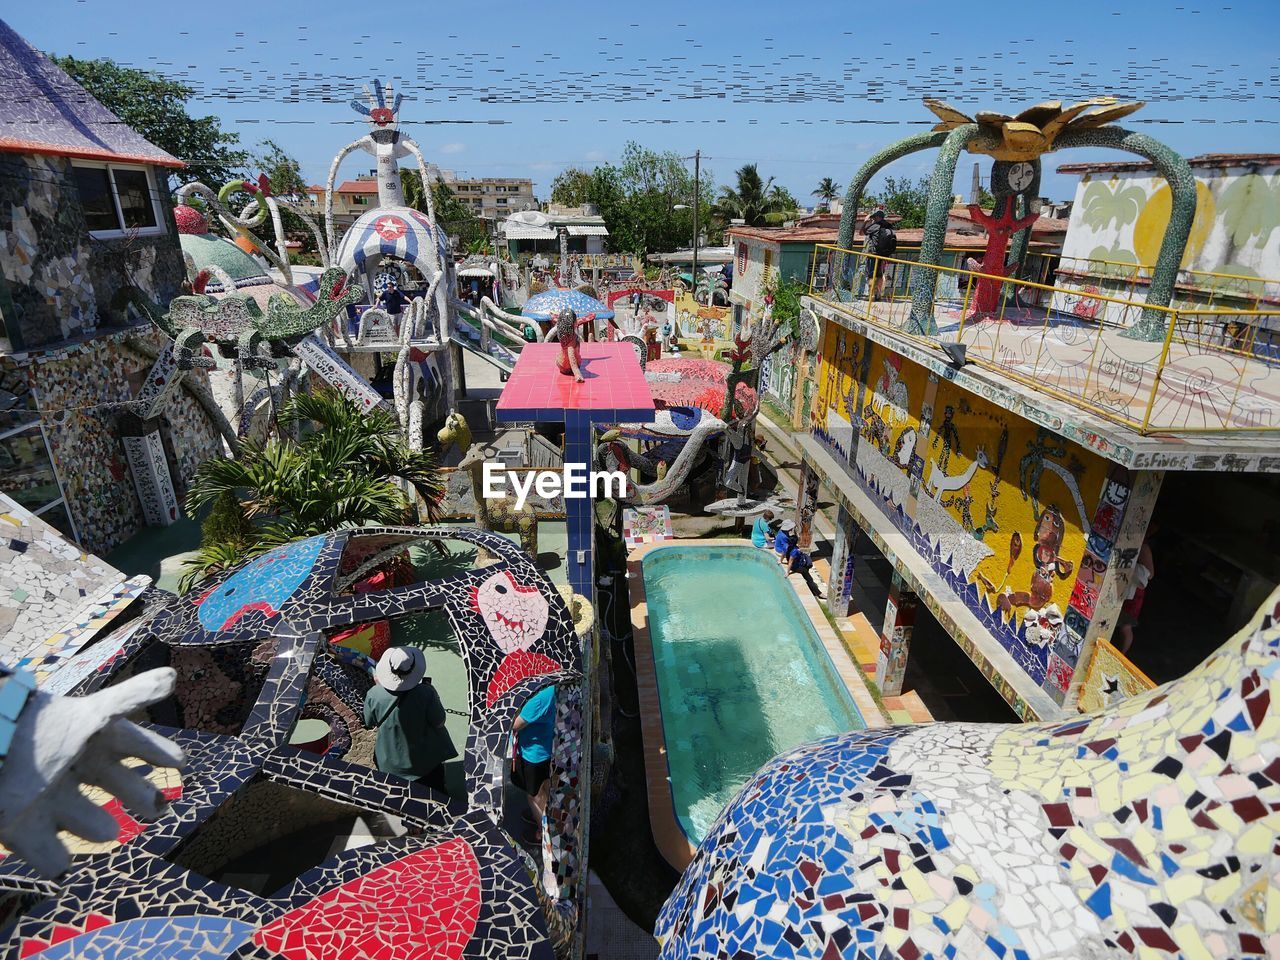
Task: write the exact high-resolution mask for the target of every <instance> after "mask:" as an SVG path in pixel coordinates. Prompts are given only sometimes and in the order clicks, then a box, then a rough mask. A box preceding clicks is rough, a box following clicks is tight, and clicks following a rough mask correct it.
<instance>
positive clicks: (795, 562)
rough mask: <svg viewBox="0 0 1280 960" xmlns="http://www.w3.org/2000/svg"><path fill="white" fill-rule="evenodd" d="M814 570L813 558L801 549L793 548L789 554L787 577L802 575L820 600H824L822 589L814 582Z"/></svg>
mask: <svg viewBox="0 0 1280 960" xmlns="http://www.w3.org/2000/svg"><path fill="white" fill-rule="evenodd" d="M812 570H813V558H812V557H810V556H809V554H807V553H805V552H804V551H803V550H801V549H800V548H799V547H792V548H791V550H790V551H789V552H788V554H787V576H790V575H791V574H793V573H798V574H800V576H801V577H802V578H803V579H804V582H805V583H807V584H808V585H809V588H810V589H811V590H813V592H814V593H816V594H817V595H818V599H819V600H822V599H824V597H823V592H822V587H820V586H818V584H817V583H816V582H815V581H814V579H813V573H812V572H811V571H812Z"/></svg>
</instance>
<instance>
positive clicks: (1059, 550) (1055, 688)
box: [810, 322, 1154, 704]
mask: <svg viewBox="0 0 1280 960" xmlns="http://www.w3.org/2000/svg"><path fill="white" fill-rule="evenodd" d="M818 389H819V395H818V400H817V402H816V403H815V405H814V409H813V411H812V414H811V422H810V428H811V432H812V435H813V436H814V437H815V438H816V439H818V440H819V441H820V442H821V443H822V444H823V445H824V446H825V447H826V448H827V449H828V450H829V451H830V452H831V453H832V454H833V456H835V457H836V458H837V459H838V460H839V461H840V463H841V464H842V465H844V466H845V468H846V470H847V471H848V473H849V474H850V476H852V477H853V479H855V480H856V481H857V482H858V483H859V485H860V486H862V487H863V488H864V489H865V490H866V491H867V492H868V493H869V494H870V495H871V496H872V497H873V498H874V499H875V500H877V501H878V502H880V503H882V504H883V505H884V508H885V510H886V512H888V514H889V515H890V517H891V519H892V521H893V522H894V524H895V525H896V526H897V527H898V529H899V530H900V531H901V532H902V533H904V534H905V535H906V536H908V537H909V538H910V539H911V541H912V544H913V546H914V548H915V550H916V552H917V553H919V554H920V556H922V557H923V558H924V559H925V560H927V561H928V562H929V565H930V566H931V567H932V568H933V570H934V571H935V572H936V573H938V574H939V576H941V577H942V578H943V579H944V580H945V581H946V583H947V585H948V586H949V587H950V589H951V591H952V592H953V593H954V594H955V595H956V596H957V597H959V598H960V599H961V600H962V601H963V602H964V603H965V605H966V606H967V607H968V608H969V609H970V610H971V611H972V612H973V613H974V614H975V615H976V616H977V617H978V619H979V620H980V621H981V622H982V623H983V626H984V627H985V628H986V630H987V632H988V633H989V634H990V635H991V636H992V637H993V638H994V639H995V640H996V641H998V642H999V644H1000V645H1001V646H1002V647H1004V648H1005V649H1006V650H1007V651H1008V652H1009V653H1010V654H1011V655H1012V656H1013V658H1014V660H1015V661H1016V662H1017V663H1018V665H1019V667H1021V668H1022V670H1023V672H1025V673H1026V674H1027V676H1029V677H1030V678H1031V679H1032V680H1033V681H1034V682H1035V683H1036V685H1037V686H1039V687H1041V688H1042V689H1043V690H1044V691H1045V692H1046V693H1048V694H1049V695H1050V696H1051V697H1053V699H1054V700H1055V701H1056V702H1057V703H1059V704H1063V703H1064V702H1065V700H1066V693H1067V690H1068V689H1069V688H1070V685H1071V683H1072V681H1073V679H1074V678H1075V676H1076V672H1077V670H1079V669H1080V668H1082V667H1083V666H1084V664H1083V663H1082V662H1081V659H1080V657H1081V653H1082V650H1083V647H1084V642H1085V639H1086V636H1087V635H1088V636H1090V638H1092V636H1093V635H1091V634H1090V625H1091V623H1092V621H1093V620H1094V619H1095V617H1101V618H1102V619H1103V621H1105V622H1100V623H1099V627H1103V626H1105V627H1106V628H1108V629H1110V628H1111V627H1113V626H1114V622H1113V620H1114V616H1115V613H1116V612H1117V610H1116V609H1115V608H1116V604H1115V603H1114V602H1113V601H1114V600H1115V597H1114V596H1109V599H1108V602H1107V603H1105V604H1100V603H1099V597H1100V593H1099V588H1100V587H1101V585H1102V582H1103V575H1104V574H1105V573H1106V572H1107V570H1108V569H1109V568H1116V569H1117V570H1120V569H1121V568H1122V567H1123V570H1122V571H1121V572H1124V571H1127V569H1128V567H1131V566H1132V560H1131V558H1128V559H1125V558H1121V557H1118V556H1117V557H1115V558H1113V556H1112V554H1113V550H1114V548H1115V545H1116V540H1117V537H1118V536H1119V535H1120V533H1121V527H1122V523H1123V522H1124V520H1125V516H1126V508H1127V505H1128V503H1129V500H1130V490H1131V486H1132V484H1133V482H1134V481H1133V475H1131V474H1130V473H1129V471H1126V470H1124V469H1122V468H1119V467H1115V468H1112V467H1110V466H1109V465H1108V464H1107V463H1106V461H1104V460H1103V459H1102V458H1101V457H1099V456H1098V455H1097V454H1095V453H1093V452H1092V451H1089V450H1086V449H1084V448H1083V447H1080V446H1077V445H1076V444H1074V443H1071V442H1070V441H1068V440H1065V439H1063V438H1062V437H1060V436H1058V435H1057V434H1055V433H1053V432H1052V431H1050V430H1048V429H1046V428H1043V427H1038V426H1036V425H1035V424H1033V423H1031V422H1029V421H1027V420H1023V419H1022V418H1020V417H1018V416H1017V415H1015V414H1013V413H1010V412H1009V411H1006V410H1003V409H1001V408H1000V407H998V406H996V405H995V404H993V403H992V402H990V401H989V400H987V399H985V398H983V397H979V396H976V395H973V394H970V393H967V392H965V391H963V390H961V389H960V388H958V387H956V386H955V385H954V384H952V383H951V382H950V381H947V380H944V379H942V378H940V377H936V376H934V375H933V374H931V373H929V372H928V371H926V370H925V369H924V368H923V367H921V366H919V365H918V364H915V363H912V362H911V361H910V360H907V359H905V358H903V357H902V356H901V355H899V354H896V353H894V352H893V351H891V350H888V349H887V348H885V347H882V346H880V345H879V344H876V343H873V342H872V341H870V340H868V339H866V338H864V337H861V336H859V335H857V334H855V333H853V332H851V331H848V330H845V329H843V328H842V327H840V326H838V325H837V324H834V323H831V322H827V323H826V329H825V334H824V342H823V348H822V359H821V364H820V367H819V374H818ZM1151 499H1154V498H1151ZM1149 507H1150V504H1147V503H1146V501H1145V498H1144V508H1143V509H1144V510H1148V511H1149ZM1146 515H1149V514H1143V516H1146ZM1131 519H1133V520H1136V519H1137V517H1136V516H1135V517H1134V518H1131ZM1130 526H1133V524H1132V523H1130ZM1132 532H1133V531H1130V533H1132ZM1137 536H1138V537H1139V538H1140V537H1141V530H1138V531H1137ZM1122 559H1124V563H1123V564H1122V563H1121V561H1122ZM1126 564H1127V565H1126ZM1113 579H1114V578H1113ZM1114 582H1115V584H1119V583H1121V582H1127V580H1126V581H1122V580H1120V579H1115V581H1114ZM1113 585H1114V584H1113ZM1094 633H1095V634H1096V633H1097V631H1096V630H1095V631H1094Z"/></svg>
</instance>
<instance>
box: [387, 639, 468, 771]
mask: <svg viewBox="0 0 1280 960" xmlns="http://www.w3.org/2000/svg"><path fill="white" fill-rule="evenodd" d="M426 670H427V658H426V657H425V656H423V653H422V651H421V650H419V649H418V648H417V647H410V646H404V647H391V648H390V649H388V650H387V652H386V653H384V654H383V655H382V658H381V659H380V660H379V661H378V665H377V667H375V668H374V671H373V679H374V680H375V681H376V682H375V684H374V685H373V686H372V687H370V688H369V692H368V693H367V694H366V695H365V698H364V723H365V726H366V727H368V728H369V729H370V730H375V729H376V730H377V731H378V739H377V743H376V744H375V746H374V753H373V755H374V759H375V760H376V761H377V764H378V769H379V770H381V771H383V772H384V773H394V774H395V775H396V776H398V777H403V778H404V779H405V780H420V781H422V782H423V783H425V784H426V785H427V786H428V787H430V788H431V789H432V790H438V791H440V792H441V793H445V792H446V791H445V787H444V762H445V761H446V760H451V759H453V758H454V757H456V756H457V755H458V748H457V747H455V746H454V745H453V740H452V738H450V736H449V731H448V730H446V729H445V725H444V720H445V714H444V704H442V703H441V702H440V694H438V693H436V689H435V687H433V686H432V685H431V681H430V680H429V679H424V677H423V674H424V673H426Z"/></svg>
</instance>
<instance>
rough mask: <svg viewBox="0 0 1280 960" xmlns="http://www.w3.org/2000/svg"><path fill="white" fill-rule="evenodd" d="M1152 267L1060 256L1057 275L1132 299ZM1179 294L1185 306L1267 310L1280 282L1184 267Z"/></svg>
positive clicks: (1278, 295)
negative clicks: (1120, 290) (1117, 288)
mask: <svg viewBox="0 0 1280 960" xmlns="http://www.w3.org/2000/svg"><path fill="white" fill-rule="evenodd" d="M1154 270H1155V267H1154V266H1152V265H1150V264H1145V263H1129V262H1126V261H1123V260H1106V259H1100V258H1097V257H1066V256H1064V257H1061V258H1060V263H1059V265H1058V273H1059V274H1067V275H1072V274H1074V275H1077V276H1086V277H1089V278H1091V279H1093V278H1096V279H1097V280H1098V281H1099V282H1102V283H1110V284H1119V285H1121V286H1122V287H1124V288H1126V289H1127V291H1128V296H1129V297H1130V298H1132V297H1133V296H1135V295H1136V294H1138V292H1139V291H1140V290H1141V289H1142V288H1145V287H1146V285H1147V284H1148V283H1150V281H1151V274H1152V271H1154ZM1177 286H1178V291H1179V293H1180V294H1182V296H1183V299H1184V305H1186V306H1192V305H1194V306H1195V307H1203V308H1204V309H1206V310H1212V309H1214V304H1215V303H1218V302H1220V301H1221V302H1226V301H1231V306H1230V309H1233V310H1259V309H1268V306H1267V305H1268V304H1271V305H1278V304H1280V279H1276V278H1274V277H1257V276H1248V275H1246V274H1242V273H1225V272H1223V271H1219V270H1192V269H1190V268H1188V267H1183V268H1181V269H1180V270H1179V271H1178V278H1177Z"/></svg>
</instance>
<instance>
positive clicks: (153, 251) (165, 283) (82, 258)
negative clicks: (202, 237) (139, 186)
mask: <svg viewBox="0 0 1280 960" xmlns="http://www.w3.org/2000/svg"><path fill="white" fill-rule="evenodd" d="M153 173H154V179H155V182H156V187H157V189H158V191H159V194H160V204H159V205H160V208H161V210H162V212H163V216H164V220H165V225H166V228H167V232H166V233H164V234H161V235H159V236H148V237H135V236H125V237H121V238H118V239H110V240H99V239H94V238H92V237H90V235H89V230H88V227H87V226H86V224H85V219H84V214H83V211H82V209H81V204H80V197H79V192H78V190H77V188H76V184H75V180H74V178H73V176H72V170H71V161H70V160H67V159H66V158H63V157H50V156H44V155H41V154H4V155H0V277H2V279H0V311H3V314H4V325H5V331H6V333H7V335H8V338H9V341H10V344H11V346H12V347H13V349H14V350H23V349H33V348H38V347H41V346H46V345H49V344H53V343H57V342H59V341H62V340H66V339H70V338H75V337H79V336H82V335H84V334H86V333H91V332H92V331H93V330H95V329H96V328H98V327H99V326H104V325H111V326H119V325H122V324H125V323H127V322H129V321H128V315H127V313H126V311H125V309H124V297H123V295H122V290H123V289H124V288H126V287H127V286H129V285H130V284H133V285H136V286H137V287H138V288H139V289H140V290H141V291H142V292H143V293H144V294H145V295H147V296H148V297H150V298H151V299H153V300H158V301H161V302H166V303H167V302H168V301H169V299H171V298H172V297H174V296H176V295H177V294H178V292H179V286H180V284H181V282H182V278H183V273H184V268H183V265H182V253H181V250H180V248H179V246H178V239H177V231H176V229H175V227H174V224H173V213H172V210H171V209H170V207H171V199H170V196H169V189H168V186H167V184H166V182H165V181H166V174H165V171H163V170H159V169H157V170H154V171H153Z"/></svg>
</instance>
